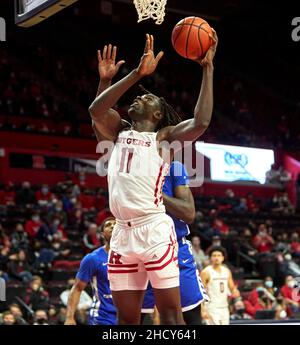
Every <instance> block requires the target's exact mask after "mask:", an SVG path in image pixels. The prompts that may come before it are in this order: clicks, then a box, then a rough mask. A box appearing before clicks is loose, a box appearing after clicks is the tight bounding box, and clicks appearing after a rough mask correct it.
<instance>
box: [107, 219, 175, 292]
mask: <svg viewBox="0 0 300 345" xmlns="http://www.w3.org/2000/svg"><path fill="white" fill-rule="evenodd" d="M177 253H178V244H177V239H176V233H175V229H174V223H173V220H172V218H171V217H169V216H168V215H166V214H165V213H159V214H154V215H149V216H146V217H140V218H135V219H131V220H129V221H128V220H127V221H121V220H117V222H116V225H115V228H114V230H113V233H112V238H111V241H110V252H109V262H108V279H109V282H110V288H111V290H112V291H120V290H146V288H147V285H148V282H149V280H150V282H151V284H152V287H153V288H155V289H167V288H173V287H178V286H179V268H178V262H177Z"/></svg>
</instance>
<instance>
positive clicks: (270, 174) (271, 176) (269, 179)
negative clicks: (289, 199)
mask: <svg viewBox="0 0 300 345" xmlns="http://www.w3.org/2000/svg"><path fill="white" fill-rule="evenodd" d="M266 183H274V184H277V183H279V171H278V170H277V169H276V165H275V164H272V165H271V169H270V170H268V171H267V172H266Z"/></svg>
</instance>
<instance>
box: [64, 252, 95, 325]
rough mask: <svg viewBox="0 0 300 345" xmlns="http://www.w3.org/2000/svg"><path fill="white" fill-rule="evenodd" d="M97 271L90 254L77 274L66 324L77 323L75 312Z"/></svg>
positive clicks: (69, 302)
mask: <svg viewBox="0 0 300 345" xmlns="http://www.w3.org/2000/svg"><path fill="white" fill-rule="evenodd" d="M94 272H95V264H94V261H93V260H92V257H91V255H90V254H88V255H86V256H85V257H84V258H83V260H82V261H81V263H80V268H79V271H78V273H77V275H76V280H75V284H74V285H73V287H72V289H71V292H70V295H69V298H68V305H67V315H66V321H65V325H75V324H76V322H75V312H76V310H77V307H78V304H79V301H80V296H81V293H82V291H83V290H84V289H85V288H86V286H87V284H88V283H89V282H90V281H91V279H92V277H93V275H94Z"/></svg>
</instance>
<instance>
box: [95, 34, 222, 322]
mask: <svg viewBox="0 0 300 345" xmlns="http://www.w3.org/2000/svg"><path fill="white" fill-rule="evenodd" d="M213 39H214V40H215V41H216V42H217V36H216V33H215V32H214V37H213ZM153 46H154V38H153V36H151V35H147V38H146V46H145V51H144V55H143V56H142V58H141V61H140V64H139V66H138V67H137V68H136V69H134V70H133V71H132V72H131V73H129V74H128V75H127V76H126V77H124V78H123V79H122V80H120V81H118V82H117V83H115V84H114V85H112V86H109V85H110V80H108V79H103V80H101V83H102V85H101V83H100V87H99V92H98V96H97V97H96V99H95V100H94V102H93V103H92V105H91V106H90V108H89V110H90V114H91V117H92V120H93V128H94V130H95V133H96V136H97V139H98V141H104V140H108V141H111V142H113V143H114V144H115V145H114V148H113V151H112V154H111V156H110V160H109V164H108V187H109V203H110V210H111V212H112V213H113V215H114V216H115V218H116V225H115V228H114V232H113V236H112V239H111V251H110V255H109V263H108V274H109V281H110V287H111V290H112V295H113V301H114V304H115V306H116V308H117V311H118V322H119V324H129V325H133V324H139V323H140V312H141V305H142V302H143V297H144V293H145V290H146V288H147V284H148V281H149V280H150V282H151V285H152V287H153V290H154V296H155V300H156V306H157V309H158V311H159V313H160V317H161V323H162V324H184V321H183V318H182V312H181V306H180V292H179V270H178V265H177V240H176V234H175V231H174V223H173V221H172V219H171V218H170V217H169V216H167V215H166V213H165V207H164V205H163V197H162V186H163V182H164V178H165V176H166V174H167V172H168V168H169V164H170V161H164V160H163V159H162V156H161V154H162V153H161V151H160V150H158V144H160V143H161V142H168V143H172V142H174V141H175V140H177V141H179V142H181V143H184V142H192V141H195V140H196V139H198V137H199V136H200V135H201V134H202V133H203V132H204V131H205V130H206V128H207V127H208V125H209V123H210V120H211V115H212V108H213V58H214V55H215V51H216V46H217V45H216V44H214V45H213V46H212V47H211V48H210V50H209V51H208V53H207V55H206V57H205V58H204V59H203V60H202V61H198V62H199V63H200V64H201V65H202V66H203V77H202V87H201V91H200V94H199V98H198V101H197V104H196V107H195V111H194V118H193V119H189V120H186V121H183V122H181V119H180V117H179V116H178V115H177V114H176V112H175V111H174V110H173V108H172V107H171V106H170V105H168V104H167V102H166V101H165V100H164V99H163V98H161V97H157V96H155V95H154V94H152V93H146V94H144V95H143V96H141V97H140V96H139V97H137V98H136V99H135V100H134V102H133V104H132V105H131V106H130V108H129V110H128V115H129V117H130V118H131V120H132V124H131V125H128V122H126V121H124V120H122V119H121V117H120V115H119V113H118V112H117V111H115V110H114V109H112V107H113V106H115V105H116V103H117V102H118V100H119V99H120V97H121V96H122V95H123V94H124V93H125V92H126V91H127V90H128V89H129V88H130V87H131V86H133V85H134V84H135V83H136V82H138V81H139V80H140V79H141V78H142V77H145V76H147V75H150V74H152V73H153V72H154V71H155V69H156V67H157V64H158V62H159V60H160V59H161V57H162V55H163V53H162V52H160V53H159V54H158V55H157V57H155V55H154V51H153ZM104 55H105V63H108V64H109V60H111V65H112V66H113V65H114V61H115V55H116V49H115V48H114V49H113V50H112V47H111V45H110V46H109V47H108V49H107V48H106V50H105V54H104ZM107 57H108V58H107ZM119 64H120V63H119ZM117 65H118V64H117ZM106 87H108V88H107V89H106ZM103 90H104V91H103ZM171 159H172V157H170V160H171Z"/></svg>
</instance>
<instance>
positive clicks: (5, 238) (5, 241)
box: [0, 223, 11, 249]
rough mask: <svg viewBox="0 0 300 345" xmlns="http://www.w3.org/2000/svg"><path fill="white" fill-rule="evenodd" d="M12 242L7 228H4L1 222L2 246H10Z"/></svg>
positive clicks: (0, 246) (0, 242) (0, 238)
mask: <svg viewBox="0 0 300 345" xmlns="http://www.w3.org/2000/svg"><path fill="white" fill-rule="evenodd" d="M10 246H11V243H10V239H9V236H8V235H7V233H6V231H5V229H4V228H3V226H2V224H1V223H0V248H2V247H5V248H8V249H9V248H10Z"/></svg>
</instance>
